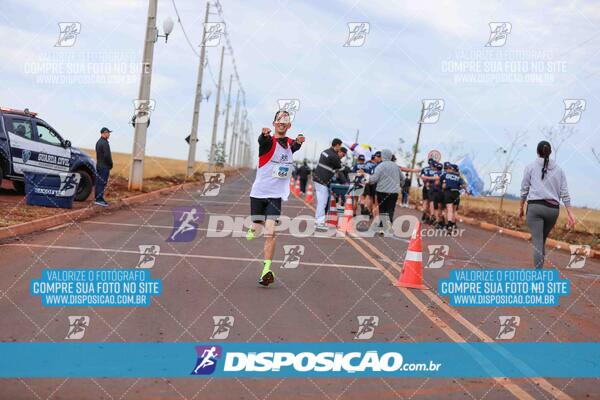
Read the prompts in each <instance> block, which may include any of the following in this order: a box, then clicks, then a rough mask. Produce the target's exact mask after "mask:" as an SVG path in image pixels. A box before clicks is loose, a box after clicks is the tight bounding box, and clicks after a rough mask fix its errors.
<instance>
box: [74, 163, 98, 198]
mask: <svg viewBox="0 0 600 400" xmlns="http://www.w3.org/2000/svg"><path fill="white" fill-rule="evenodd" d="M75 172H77V173H78V174H79V175H81V179H80V180H79V185H77V191H76V192H75V201H85V200H87V198H88V197H90V193H92V188H93V187H94V180H93V179H92V176H91V175H90V173H89V172H87V171H85V170H82V169H80V170H77V171H75Z"/></svg>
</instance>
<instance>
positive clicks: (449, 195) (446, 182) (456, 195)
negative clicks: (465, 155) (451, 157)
mask: <svg viewBox="0 0 600 400" xmlns="http://www.w3.org/2000/svg"><path fill="white" fill-rule="evenodd" d="M441 182H442V190H443V193H444V205H445V207H446V219H447V221H448V222H447V224H446V228H447V229H448V230H454V229H455V228H456V209H457V207H458V203H459V201H460V190H461V189H465V190H466V189H467V184H466V182H465V181H464V180H463V178H462V177H461V176H460V174H459V172H458V165H456V164H450V163H448V168H447V170H446V172H445V173H444V174H443V175H442V178H441Z"/></svg>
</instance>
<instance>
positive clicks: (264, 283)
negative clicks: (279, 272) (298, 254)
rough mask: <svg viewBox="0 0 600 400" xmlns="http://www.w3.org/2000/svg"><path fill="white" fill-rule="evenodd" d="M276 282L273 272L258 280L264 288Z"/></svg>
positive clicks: (268, 272)
mask: <svg viewBox="0 0 600 400" xmlns="http://www.w3.org/2000/svg"><path fill="white" fill-rule="evenodd" d="M273 282H275V274H273V272H272V271H267V272H266V273H265V274H264V275H263V276H261V277H260V279H259V280H258V284H259V285H262V286H269V285H270V284H271V283H273Z"/></svg>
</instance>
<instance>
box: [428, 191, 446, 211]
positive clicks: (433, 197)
mask: <svg viewBox="0 0 600 400" xmlns="http://www.w3.org/2000/svg"><path fill="white" fill-rule="evenodd" d="M429 201H433V208H434V209H438V208H440V207H442V206H443V205H444V194H443V193H442V191H441V190H430V191H429Z"/></svg>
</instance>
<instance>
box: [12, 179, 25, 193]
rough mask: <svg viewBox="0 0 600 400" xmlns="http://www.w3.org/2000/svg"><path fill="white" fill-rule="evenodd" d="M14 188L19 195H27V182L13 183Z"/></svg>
mask: <svg viewBox="0 0 600 400" xmlns="http://www.w3.org/2000/svg"><path fill="white" fill-rule="evenodd" d="M13 187H14V188H15V190H16V191H17V193H19V194H25V182H23V181H13Z"/></svg>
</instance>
